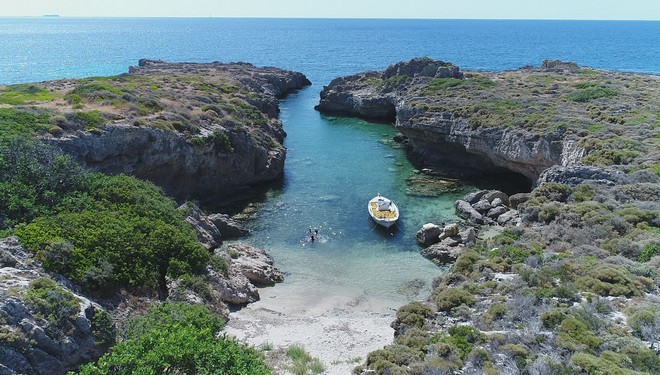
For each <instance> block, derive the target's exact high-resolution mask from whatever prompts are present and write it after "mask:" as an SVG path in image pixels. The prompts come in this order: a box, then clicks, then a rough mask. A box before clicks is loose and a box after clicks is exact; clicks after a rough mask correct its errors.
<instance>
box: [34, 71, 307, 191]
mask: <svg viewBox="0 0 660 375" xmlns="http://www.w3.org/2000/svg"><path fill="white" fill-rule="evenodd" d="M112 78H113V79H112V80H110V81H109V82H110V84H111V85H112V86H113V88H112V89H108V90H111V91H110V92H109V91H107V90H106V91H102V90H101V91H100V93H98V94H95V93H92V94H89V95H100V97H101V98H102V99H104V98H106V97H108V98H114V99H113V100H114V101H111V100H99V101H98V103H97V102H92V103H87V102H85V103H86V104H85V105H84V108H85V109H84V110H83V111H90V110H96V111H98V113H100V116H101V117H102V118H103V120H105V121H104V122H103V123H102V124H101V125H100V126H98V127H95V128H91V129H90V128H89V126H88V125H85V126H81V125H79V124H78V123H79V122H80V121H81V120H80V121H78V120H77V122H76V121H73V120H72V119H76V118H77V117H76V116H77V114H78V113H79V112H77V110H76V109H75V108H74V109H72V110H71V111H72V112H67V111H68V109H67V108H66V105H68V104H63V105H62V108H63V109H62V111H63V114H62V116H61V118H62V119H61V120H59V121H60V122H61V124H60V125H61V127H62V129H63V130H62V131H60V132H57V133H56V135H55V136H54V137H51V138H48V139H47V140H48V141H49V142H52V143H54V144H55V145H57V146H58V147H60V148H61V149H62V150H63V151H64V152H66V153H67V154H70V155H72V156H73V157H74V158H75V159H76V160H78V161H79V162H81V163H82V164H84V165H86V166H88V167H90V168H92V169H94V170H97V171H100V172H103V173H107V174H118V173H125V174H129V175H132V176H135V177H138V178H142V179H147V180H150V181H152V182H154V183H155V184H156V185H158V186H160V187H162V188H163V189H164V190H165V191H166V192H167V193H168V194H169V195H172V196H174V197H175V198H177V199H178V200H184V199H188V198H193V199H195V200H197V201H200V202H202V203H204V202H206V201H218V200H222V199H226V198H227V197H228V196H229V195H231V194H234V193H237V192H239V191H241V190H245V189H248V188H249V187H250V186H251V185H254V184H258V183H263V182H266V181H271V180H273V179H276V178H278V177H279V176H281V174H282V172H283V168H284V160H285V157H286V149H285V148H284V147H283V146H282V142H283V139H284V137H285V135H286V134H285V132H284V130H283V129H282V123H281V122H280V121H279V120H278V119H277V116H278V114H279V106H278V98H282V97H284V96H286V95H287V94H288V93H290V92H292V91H294V90H298V89H301V88H303V87H305V86H307V85H309V84H310V82H309V80H307V78H306V77H305V76H304V75H303V74H301V73H297V72H291V71H285V70H281V69H277V68H257V67H255V66H253V65H251V64H246V63H236V64H221V63H210V64H193V63H166V62H162V61H151V60H141V61H140V66H138V67H131V69H130V73H129V74H128V75H123V76H118V77H112ZM133 81H137V82H143V81H144V82H143V83H142V84H141V85H138V86H137V87H136V86H129V85H130V83H129V82H133ZM84 85H85V83H84V82H80V81H76V80H61V81H54V82H47V83H45V86H46V87H48V88H49V89H51V90H53V91H59V92H61V93H62V95H63V96H64V95H67V94H69V93H71V92H75V89H78V88H80V87H84ZM112 90H114V91H112ZM114 92H118V93H117V94H115V93H114ZM122 93H123V95H122ZM104 95H105V96H104ZM113 95H114V96H113ZM95 97H96V96H92V97H91V98H90V99H88V100H91V99H93V98H95ZM115 97H116V98H115ZM117 102H119V103H120V104H121V103H124V102H125V104H121V105H115V104H113V103H117Z"/></svg>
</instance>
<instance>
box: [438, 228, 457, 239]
mask: <svg viewBox="0 0 660 375" xmlns="http://www.w3.org/2000/svg"><path fill="white" fill-rule="evenodd" d="M457 235H458V225H456V224H449V225H445V227H444V228H443V229H442V234H441V235H440V239H441V240H442V239H444V238H447V237H454V236H457Z"/></svg>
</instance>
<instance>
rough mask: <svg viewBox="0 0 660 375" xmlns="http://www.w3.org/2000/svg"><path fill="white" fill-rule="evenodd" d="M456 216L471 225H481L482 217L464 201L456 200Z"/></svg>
mask: <svg viewBox="0 0 660 375" xmlns="http://www.w3.org/2000/svg"><path fill="white" fill-rule="evenodd" d="M455 207H456V214H457V215H458V216H460V217H462V218H464V219H466V220H468V221H470V222H472V223H475V224H483V222H484V219H483V216H482V215H481V214H480V213H479V212H478V211H477V210H475V209H474V208H473V207H472V205H470V204H469V203H468V202H466V201H464V200H458V201H456V203H455Z"/></svg>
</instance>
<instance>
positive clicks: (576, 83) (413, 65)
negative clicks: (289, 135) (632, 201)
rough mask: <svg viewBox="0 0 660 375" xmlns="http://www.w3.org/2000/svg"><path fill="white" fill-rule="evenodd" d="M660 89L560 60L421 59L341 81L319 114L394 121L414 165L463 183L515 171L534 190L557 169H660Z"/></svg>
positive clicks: (649, 79)
mask: <svg viewBox="0 0 660 375" xmlns="http://www.w3.org/2000/svg"><path fill="white" fill-rule="evenodd" d="M659 84H660V77H658V76H653V75H645V74H631V73H618V72H610V71H600V70H595V69H589V68H580V67H578V66H577V65H576V64H570V63H561V62H557V61H546V62H544V64H543V65H542V66H541V67H524V68H521V69H518V70H514V71H505V72H463V71H461V70H460V69H459V68H458V67H457V66H455V65H453V64H451V63H447V62H443V61H436V60H432V59H428V58H419V59H413V60H411V61H408V62H401V63H397V64H394V65H392V66H390V67H388V68H387V69H386V70H385V71H381V72H366V73H361V74H357V75H353V76H349V77H341V78H337V79H335V80H333V81H332V82H330V84H329V85H328V86H326V87H324V89H323V91H322V92H321V99H320V102H319V104H318V106H317V107H316V108H317V109H318V110H319V111H321V112H324V113H330V114H338V115H348V116H357V117H363V118H371V119H379V120H385V121H390V122H392V123H394V124H395V126H396V128H397V129H398V130H399V131H400V132H401V133H402V134H403V136H405V142H406V143H407V145H408V147H409V149H410V151H411V152H412V154H413V158H414V160H416V161H417V162H418V163H419V164H421V165H422V166H423V167H425V168H428V169H430V170H435V171H441V172H442V173H444V174H447V175H449V174H451V175H458V176H462V177H467V176H474V175H477V176H482V175H488V174H504V173H506V172H513V173H514V175H511V174H509V175H508V177H507V178H509V179H511V178H513V177H512V176H516V175H517V176H518V177H519V178H520V181H521V182H525V181H526V183H527V185H528V186H531V185H532V184H534V183H536V180H537V179H538V178H539V176H540V175H541V173H542V172H543V171H545V170H546V169H548V168H550V167H552V166H557V165H558V166H568V165H573V164H577V163H583V164H596V165H615V164H616V165H619V166H623V168H624V169H628V170H629V169H631V168H637V169H651V168H654V167H656V166H657V160H658V157H659V156H658V148H657V147H654V146H656V145H657V143H654V142H657V141H655V140H654V138H653V135H654V129H655V128H654V127H653V124H654V123H655V121H656V113H657V112H656V111H657V107H658V105H659V99H658V92H657V90H658V86H659ZM620 125H625V126H620ZM656 139H657V138H656ZM625 166H629V167H627V168H626V167H625Z"/></svg>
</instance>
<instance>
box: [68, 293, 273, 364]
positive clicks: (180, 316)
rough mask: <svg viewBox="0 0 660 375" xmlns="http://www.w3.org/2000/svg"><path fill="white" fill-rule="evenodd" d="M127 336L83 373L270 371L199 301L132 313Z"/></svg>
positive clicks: (254, 353) (252, 351) (257, 356)
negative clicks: (225, 332) (226, 333)
mask: <svg viewBox="0 0 660 375" xmlns="http://www.w3.org/2000/svg"><path fill="white" fill-rule="evenodd" d="M129 323H130V324H129V326H128V328H127V329H126V331H125V332H123V334H122V335H123V336H124V340H123V341H122V342H121V343H119V344H117V345H115V346H114V347H113V350H112V352H111V353H109V354H106V355H104V356H103V357H101V358H100V359H99V360H98V361H97V362H96V363H90V364H87V365H84V366H82V367H81V369H80V371H79V372H78V373H79V374H83V375H92V374H99V375H100V374H110V373H113V374H134V373H145V374H163V373H181V374H270V373H271V371H270V369H269V368H268V367H267V366H266V364H265V362H264V358H263V355H262V354H261V353H260V352H258V351H257V350H255V349H253V348H249V347H247V346H246V345H244V344H242V343H240V342H238V341H236V340H235V339H232V338H228V337H224V336H220V337H218V335H217V334H218V332H220V330H222V328H223V326H224V321H223V320H222V318H220V317H219V316H217V315H214V314H213V313H211V312H210V311H209V310H208V309H207V308H206V307H204V306H201V305H189V304H187V303H166V304H162V305H160V306H156V307H153V308H151V309H150V310H149V311H148V312H147V314H146V315H145V316H142V317H137V318H134V319H133V320H131V321H130V322H129Z"/></svg>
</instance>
